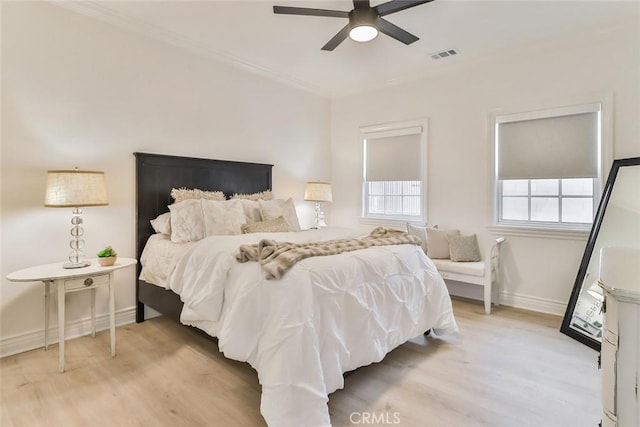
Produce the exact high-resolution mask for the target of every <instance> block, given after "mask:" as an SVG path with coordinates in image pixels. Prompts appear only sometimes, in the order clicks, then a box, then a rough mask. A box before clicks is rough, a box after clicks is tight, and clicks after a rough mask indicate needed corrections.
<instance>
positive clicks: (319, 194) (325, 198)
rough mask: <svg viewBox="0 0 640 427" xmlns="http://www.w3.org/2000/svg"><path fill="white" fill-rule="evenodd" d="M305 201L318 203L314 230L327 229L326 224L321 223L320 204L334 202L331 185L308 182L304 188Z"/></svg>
mask: <svg viewBox="0 0 640 427" xmlns="http://www.w3.org/2000/svg"><path fill="white" fill-rule="evenodd" d="M304 200H306V201H307V202H316V222H315V227H313V228H320V227H321V226H324V227H326V224H321V222H320V202H332V201H333V195H332V193H331V184H329V183H328V182H307V185H306V186H305V188H304ZM323 222H324V221H323Z"/></svg>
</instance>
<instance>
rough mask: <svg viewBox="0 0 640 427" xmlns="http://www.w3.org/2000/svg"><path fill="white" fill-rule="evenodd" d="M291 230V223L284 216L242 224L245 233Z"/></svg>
mask: <svg viewBox="0 0 640 427" xmlns="http://www.w3.org/2000/svg"><path fill="white" fill-rule="evenodd" d="M281 231H291V228H290V227H289V223H288V222H287V220H286V219H284V217H283V216H279V217H278V218H276V219H270V220H267V221H258V222H249V223H247V224H244V225H243V226H242V232H243V233H277V232H281Z"/></svg>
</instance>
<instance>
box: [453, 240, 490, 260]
mask: <svg viewBox="0 0 640 427" xmlns="http://www.w3.org/2000/svg"><path fill="white" fill-rule="evenodd" d="M449 251H450V252H451V261H456V262H476V261H480V260H481V259H482V258H481V257H480V248H479V247H478V239H477V237H476V235H475V234H472V235H471V236H451V237H449Z"/></svg>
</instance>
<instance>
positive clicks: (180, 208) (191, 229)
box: [169, 199, 205, 243]
mask: <svg viewBox="0 0 640 427" xmlns="http://www.w3.org/2000/svg"><path fill="white" fill-rule="evenodd" d="M169 210H170V211H171V241H172V242H175V243H185V242H197V241H198V240H202V239H204V236H205V228H204V215H203V213H202V204H201V203H200V199H189V200H184V201H182V202H180V203H174V204H172V205H169Z"/></svg>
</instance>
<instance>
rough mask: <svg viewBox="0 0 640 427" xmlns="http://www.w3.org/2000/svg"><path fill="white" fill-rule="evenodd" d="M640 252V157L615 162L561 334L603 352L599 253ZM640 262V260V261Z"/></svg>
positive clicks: (595, 219)
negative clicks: (614, 249) (621, 249)
mask: <svg viewBox="0 0 640 427" xmlns="http://www.w3.org/2000/svg"><path fill="white" fill-rule="evenodd" d="M614 246H615V247H631V248H640V157H634V158H630V159H620V160H615V161H614V162H613V166H612V167H611V172H610V173H609V177H608V179H607V182H606V184H605V188H604V191H603V193H602V198H601V199H600V205H599V207H598V211H597V212H596V216H595V218H594V220H593V226H592V227H591V233H590V234H589V239H588V240H587V246H586V249H585V251H584V255H583V257H582V262H581V263H580V267H579V269H578V275H577V277H576V281H575V284H574V286H573V291H572V292H571V298H570V299H569V305H568V306H567V311H566V313H565V315H564V319H563V320H562V326H561V328H560V331H561V332H562V333H564V334H566V335H568V336H570V337H572V338H575V339H576V340H578V341H580V342H581V343H584V344H586V345H588V346H589V347H591V348H593V349H595V350H598V351H599V350H600V342H601V337H602V319H603V316H602V311H601V307H602V302H603V299H604V297H603V295H602V290H601V288H600V287H599V286H598V277H599V275H600V249H602V248H606V247H614ZM638 262H640V260H638Z"/></svg>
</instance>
